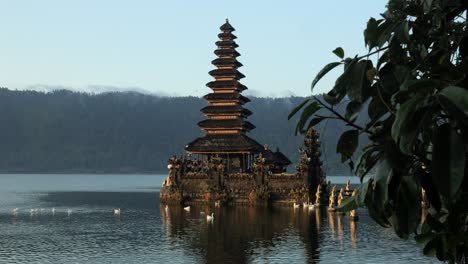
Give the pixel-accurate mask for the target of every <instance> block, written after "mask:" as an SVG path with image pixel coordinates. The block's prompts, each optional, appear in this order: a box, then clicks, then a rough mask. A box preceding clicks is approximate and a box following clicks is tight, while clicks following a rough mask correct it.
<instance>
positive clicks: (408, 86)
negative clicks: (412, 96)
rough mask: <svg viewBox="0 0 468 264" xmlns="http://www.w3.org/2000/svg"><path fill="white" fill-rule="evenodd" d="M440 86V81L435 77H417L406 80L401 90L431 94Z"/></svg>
mask: <svg viewBox="0 0 468 264" xmlns="http://www.w3.org/2000/svg"><path fill="white" fill-rule="evenodd" d="M437 88H439V82H438V81H437V80H435V79H416V80H409V81H406V82H404V83H403V84H402V85H401V86H400V90H402V91H408V92H412V93H421V94H430V95H432V94H433V93H434V91H435V90H436V89H437Z"/></svg>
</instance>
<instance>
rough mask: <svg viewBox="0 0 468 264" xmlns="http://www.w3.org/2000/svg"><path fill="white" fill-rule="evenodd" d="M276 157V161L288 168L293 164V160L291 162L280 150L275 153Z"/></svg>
mask: <svg viewBox="0 0 468 264" xmlns="http://www.w3.org/2000/svg"><path fill="white" fill-rule="evenodd" d="M274 155H275V161H276V162H277V163H279V164H281V165H284V166H287V165H289V164H291V163H292V162H291V160H289V159H288V157H286V155H284V154H283V153H282V152H280V151H279V150H277V151H276V152H275V153H274Z"/></svg>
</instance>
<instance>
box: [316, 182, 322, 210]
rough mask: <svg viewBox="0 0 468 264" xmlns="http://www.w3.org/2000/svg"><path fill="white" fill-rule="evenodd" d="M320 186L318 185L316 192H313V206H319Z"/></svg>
mask: <svg viewBox="0 0 468 264" xmlns="http://www.w3.org/2000/svg"><path fill="white" fill-rule="evenodd" d="M321 189H322V186H321V185H320V184H319V185H318V186H317V191H316V192H315V205H316V206H318V205H320V192H321V191H322V190H321Z"/></svg>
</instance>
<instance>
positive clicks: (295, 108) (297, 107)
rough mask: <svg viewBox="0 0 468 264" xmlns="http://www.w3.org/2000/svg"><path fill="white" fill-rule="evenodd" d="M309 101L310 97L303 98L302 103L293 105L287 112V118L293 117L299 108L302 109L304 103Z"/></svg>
mask: <svg viewBox="0 0 468 264" xmlns="http://www.w3.org/2000/svg"><path fill="white" fill-rule="evenodd" d="M309 101H310V99H305V100H304V101H303V102H302V103H300V104H299V105H298V106H296V107H294V109H293V110H292V111H291V113H289V115H288V120H290V119H291V117H293V116H294V115H295V114H296V113H297V112H298V111H299V110H301V109H302V107H304V105H306V104H307V103H308V102H309Z"/></svg>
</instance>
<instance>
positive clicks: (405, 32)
mask: <svg viewBox="0 0 468 264" xmlns="http://www.w3.org/2000/svg"><path fill="white" fill-rule="evenodd" d="M395 35H396V36H397V38H398V40H399V41H400V42H401V43H408V42H409V40H410V36H409V25H408V21H407V20H405V21H403V22H401V24H400V25H399V26H397V28H396V29H395Z"/></svg>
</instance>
